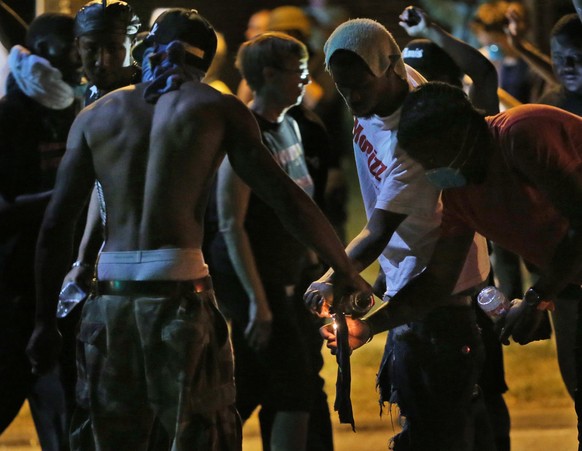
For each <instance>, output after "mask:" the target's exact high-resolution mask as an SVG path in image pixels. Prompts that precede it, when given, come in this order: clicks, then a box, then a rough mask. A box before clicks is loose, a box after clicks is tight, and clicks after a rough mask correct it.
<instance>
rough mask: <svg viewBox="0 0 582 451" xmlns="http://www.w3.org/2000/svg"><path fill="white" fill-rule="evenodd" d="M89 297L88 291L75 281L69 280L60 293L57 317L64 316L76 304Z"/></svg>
mask: <svg viewBox="0 0 582 451" xmlns="http://www.w3.org/2000/svg"><path fill="white" fill-rule="evenodd" d="M86 297H87V293H85V291H84V290H83V289H82V288H81V287H80V286H79V285H77V284H76V283H75V282H69V283H68V284H67V285H65V288H63V289H62V290H61V292H60V294H59V303H58V304H57V318H64V317H65V316H67V315H68V314H69V313H71V310H73V309H74V308H75V306H76V305H77V304H78V303H79V302H81V301H82V300H83V299H85V298H86Z"/></svg>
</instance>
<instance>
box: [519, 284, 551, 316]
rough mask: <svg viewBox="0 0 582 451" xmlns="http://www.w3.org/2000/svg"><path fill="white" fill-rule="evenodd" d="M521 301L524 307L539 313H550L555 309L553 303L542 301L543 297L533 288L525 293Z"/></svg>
mask: <svg viewBox="0 0 582 451" xmlns="http://www.w3.org/2000/svg"><path fill="white" fill-rule="evenodd" d="M523 300H524V301H525V303H526V305H527V306H528V307H530V308H532V309H534V308H535V309H536V310H540V311H544V310H550V311H552V312H553V311H554V310H555V309H556V305H555V304H554V301H549V300H545V299H543V296H541V295H540V294H539V293H538V292H537V291H536V290H535V289H534V288H533V287H531V288H530V289H529V290H527V291H526V292H525V294H524V295H523Z"/></svg>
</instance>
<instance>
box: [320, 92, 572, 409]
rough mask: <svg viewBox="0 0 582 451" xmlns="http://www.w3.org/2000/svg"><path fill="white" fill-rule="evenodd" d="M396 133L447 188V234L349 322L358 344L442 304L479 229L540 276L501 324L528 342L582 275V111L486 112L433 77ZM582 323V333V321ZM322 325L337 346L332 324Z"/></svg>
mask: <svg viewBox="0 0 582 451" xmlns="http://www.w3.org/2000/svg"><path fill="white" fill-rule="evenodd" d="M398 141H399V143H400V145H401V146H402V148H403V149H405V150H406V151H407V152H408V154H409V155H410V156H411V157H412V158H414V159H416V160H417V161H418V162H419V163H421V164H422V166H423V167H424V168H425V170H426V176H427V177H428V179H429V180H430V181H431V182H433V183H434V184H435V185H437V186H438V187H440V188H441V189H443V190H444V191H443V204H444V212H443V223H442V229H441V237H440V239H439V242H438V243H437V245H436V248H435V251H434V254H433V256H432V258H431V261H430V262H429V264H428V266H427V269H426V270H425V271H424V272H423V273H422V274H420V275H419V276H418V277H416V278H415V279H414V280H412V281H411V282H410V283H409V284H408V285H407V286H405V287H404V288H402V289H401V290H400V291H399V292H398V293H397V294H396V295H395V296H394V297H393V298H392V300H391V301H390V303H389V304H387V305H386V307H385V308H382V309H379V310H378V311H377V312H375V313H374V314H372V315H371V316H370V317H369V318H367V319H365V320H362V321H360V320H353V321H351V322H350V325H349V326H350V334H351V336H350V344H351V346H352V348H353V349H355V348H357V347H360V346H361V345H362V344H364V343H365V342H366V341H367V340H369V339H370V337H371V336H372V335H373V334H374V333H377V332H380V331H383V330H387V329H390V328H392V327H395V326H397V325H399V324H402V323H404V322H407V321H410V320H412V319H417V318H419V317H422V316H423V315H424V314H426V312H428V311H429V310H431V309H432V308H433V307H435V306H438V305H439V304H440V303H442V301H443V300H444V299H445V298H446V296H447V295H448V294H449V293H450V292H451V290H452V288H453V286H454V284H455V281H456V280H457V277H458V275H459V272H460V270H461V268H462V264H463V262H464V259H465V256H466V255H467V252H468V249H469V246H470V244H471V242H472V239H473V235H474V233H475V232H478V233H480V234H482V235H483V236H485V237H486V238H488V239H491V240H493V241H495V242H496V243H499V244H500V245H501V246H503V247H504V248H506V249H508V250H510V251H512V252H515V253H516V254H518V255H520V256H521V257H523V258H524V260H525V261H526V262H527V263H528V264H530V265H532V266H534V267H535V268H536V271H537V272H538V274H539V278H538V279H537V281H536V282H535V284H534V285H533V286H532V287H531V288H529V289H528V290H527V291H526V293H525V294H524V296H523V302H515V303H514V304H513V307H512V309H511V310H510V312H509V314H508V316H507V317H506V319H505V324H504V329H503V330H502V333H501V338H502V340H503V341H505V342H507V340H508V338H509V336H512V337H513V339H514V340H515V341H517V342H518V343H520V344H525V343H528V342H529V341H532V340H533V339H535V334H536V329H537V327H538V325H539V324H540V321H541V319H542V317H543V313H544V312H543V310H544V309H547V308H548V307H550V306H551V305H552V301H553V300H554V299H555V298H556V296H557V295H558V293H560V291H562V290H563V289H564V288H565V287H566V286H567V285H568V284H571V283H574V284H577V285H580V283H581V282H582V119H581V118H580V117H578V116H575V115H573V114H570V113H568V112H566V111H563V110H560V109H558V108H554V107H549V106H543V105H524V106H520V107H516V108H513V109H511V110H508V111H505V112H503V113H500V114H498V115H495V116H490V117H486V118H483V116H482V115H481V114H480V113H479V112H478V111H477V110H475V109H474V108H473V106H472V105H471V103H470V102H469V100H468V99H467V97H466V95H465V94H464V93H463V92H462V91H461V90H459V89H457V88H454V87H452V86H449V85H446V84H444V83H428V84H426V85H423V86H421V87H419V88H417V90H416V91H415V92H413V93H411V94H410V95H409V97H408V98H407V99H406V101H405V103H404V106H403V109H402V115H401V119H400V126H399V131H398ZM578 329H579V333H578V336H579V337H582V334H581V333H580V331H582V324H581V323H580V322H579V325H578ZM323 333H324V335H325V336H326V338H327V339H328V347H331V348H333V347H335V336H334V335H333V331H331V330H328V329H325V330H324V331H323ZM581 345H582V343H580V344H579V345H578V346H577V349H578V350H579V351H578V355H577V356H576V358H577V364H576V366H577V383H578V387H579V388H580V387H582V346H581ZM577 393H578V394H577V395H576V400H575V401H576V406H577V410H578V411H579V410H580V409H581V408H582V395H581V394H580V391H578V392H577Z"/></svg>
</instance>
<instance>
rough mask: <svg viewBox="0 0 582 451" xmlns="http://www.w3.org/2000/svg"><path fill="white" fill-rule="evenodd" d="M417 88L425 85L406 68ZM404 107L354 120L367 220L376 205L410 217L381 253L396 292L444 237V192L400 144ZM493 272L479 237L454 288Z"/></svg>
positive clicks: (391, 291)
mask: <svg viewBox="0 0 582 451" xmlns="http://www.w3.org/2000/svg"><path fill="white" fill-rule="evenodd" d="M406 70H407V74H408V84H409V85H410V89H413V88H415V87H417V86H418V85H420V84H421V83H425V80H424V78H423V77H422V75H420V74H419V73H418V72H416V71H415V70H414V69H412V68H411V67H409V66H406ZM399 120H400V109H398V110H397V111H396V112H394V113H393V114H392V115H390V116H388V117H379V116H372V117H370V118H359V117H356V118H354V136H353V138H354V157H355V161H356V168H357V171H358V178H359V180H360V189H361V192H362V198H363V201H364V207H365V209H366V216H367V217H368V219H369V218H370V216H371V215H372V213H373V211H374V209H375V208H378V209H381V210H387V211H391V212H394V213H399V214H404V215H407V217H406V219H405V220H404V221H403V222H402V223H401V224H400V226H399V227H398V228H397V229H396V231H395V233H394V234H393V235H392V238H391V239H390V241H389V243H388V245H387V246H386V248H385V249H384V251H383V252H382V255H381V256H380V257H379V263H380V266H381V267H382V270H383V271H384V273H385V274H386V286H387V291H386V295H388V296H393V295H394V294H396V292H397V291H398V290H400V289H401V288H402V287H403V286H404V285H406V284H407V283H408V281H409V280H410V279H411V278H412V277H414V276H416V275H417V274H419V273H421V272H422V270H423V269H424V268H425V267H426V265H427V263H428V260H429V259H430V256H431V255H432V252H433V249H434V245H435V243H436V240H437V239H438V236H439V225H440V222H441V216H442V204H441V201H440V191H439V190H438V189H437V188H436V187H435V186H434V185H432V184H431V183H430V182H429V181H428V179H427V178H426V176H425V175H424V172H425V171H424V168H423V167H422V166H421V165H420V164H419V163H417V162H416V161H414V160H413V159H412V158H410V157H409V156H408V155H407V154H406V152H404V151H403V150H402V149H400V147H399V146H398V143H397V138H396V135H397V130H398V122H399ZM488 273H489V258H488V254H487V244H486V242H485V240H484V239H483V238H482V237H481V236H478V238H476V240H475V242H474V244H473V248H472V250H471V253H470V254H469V256H468V258H467V262H466V263H465V268H464V270H463V273H462V274H461V277H460V278H459V281H458V283H457V286H456V288H455V292H461V291H463V290H466V289H468V288H471V287H473V286H475V285H477V284H478V283H480V282H482V281H484V280H485V279H486V277H487V275H488Z"/></svg>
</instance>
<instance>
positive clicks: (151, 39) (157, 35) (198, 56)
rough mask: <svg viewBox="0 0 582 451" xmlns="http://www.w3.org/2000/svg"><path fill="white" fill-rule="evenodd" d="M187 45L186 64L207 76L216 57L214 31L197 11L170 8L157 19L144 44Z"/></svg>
mask: <svg viewBox="0 0 582 451" xmlns="http://www.w3.org/2000/svg"><path fill="white" fill-rule="evenodd" d="M172 41H180V42H182V43H183V44H185V50H186V62H187V63H188V64H192V65H193V66H195V67H197V68H198V69H200V70H202V71H204V72H206V71H207V70H208V68H209V67H210V63H212V59H213V58H214V55H215V54H216V45H217V38H216V32H215V31H214V27H213V26H212V25H211V24H210V22H208V21H207V20H206V19H205V18H204V17H202V16H201V15H200V14H199V13H198V11H196V10H195V9H185V8H170V9H168V10H166V11H164V12H163V13H162V14H160V15H159V16H158V18H157V19H156V21H155V22H154V24H153V26H152V29H151V31H150V33H149V34H148V36H147V37H146V38H145V39H144V44H145V45H147V46H149V45H152V44H154V43H157V44H169V43H170V42H172Z"/></svg>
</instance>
